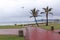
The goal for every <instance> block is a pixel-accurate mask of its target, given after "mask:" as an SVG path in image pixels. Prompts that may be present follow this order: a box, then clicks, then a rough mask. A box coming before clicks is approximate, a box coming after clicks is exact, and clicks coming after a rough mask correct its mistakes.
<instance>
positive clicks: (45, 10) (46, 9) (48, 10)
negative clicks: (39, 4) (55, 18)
mask: <svg viewBox="0 0 60 40" xmlns="http://www.w3.org/2000/svg"><path fill="white" fill-rule="evenodd" d="M43 10H44V12H41V14H43V13H45V14H46V26H48V14H52V15H53V13H52V12H51V10H52V8H49V7H48V6H47V7H46V8H43Z"/></svg>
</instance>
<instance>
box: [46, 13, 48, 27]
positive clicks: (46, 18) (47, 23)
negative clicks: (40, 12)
mask: <svg viewBox="0 0 60 40" xmlns="http://www.w3.org/2000/svg"><path fill="white" fill-rule="evenodd" d="M46 26H48V12H47V13H46Z"/></svg>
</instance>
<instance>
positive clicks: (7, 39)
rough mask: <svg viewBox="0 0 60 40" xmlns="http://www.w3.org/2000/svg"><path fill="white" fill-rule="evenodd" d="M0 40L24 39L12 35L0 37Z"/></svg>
mask: <svg viewBox="0 0 60 40" xmlns="http://www.w3.org/2000/svg"><path fill="white" fill-rule="evenodd" d="M0 40H24V38H23V37H18V36H12V35H0Z"/></svg>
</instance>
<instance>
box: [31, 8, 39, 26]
mask: <svg viewBox="0 0 60 40" xmlns="http://www.w3.org/2000/svg"><path fill="white" fill-rule="evenodd" d="M38 12H39V10H36V8H34V9H32V10H31V14H32V16H30V18H31V17H34V19H35V22H36V25H37V26H38V27H39V25H38V23H37V20H36V17H37V16H39V15H38Z"/></svg>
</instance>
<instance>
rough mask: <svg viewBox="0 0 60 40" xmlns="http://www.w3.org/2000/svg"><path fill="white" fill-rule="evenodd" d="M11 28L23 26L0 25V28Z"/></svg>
mask: <svg viewBox="0 0 60 40" xmlns="http://www.w3.org/2000/svg"><path fill="white" fill-rule="evenodd" d="M9 28H10V29H13V28H23V26H14V25H7V26H0V29H9Z"/></svg>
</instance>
